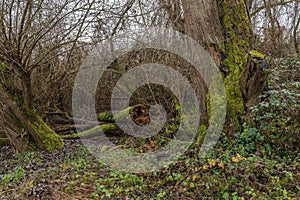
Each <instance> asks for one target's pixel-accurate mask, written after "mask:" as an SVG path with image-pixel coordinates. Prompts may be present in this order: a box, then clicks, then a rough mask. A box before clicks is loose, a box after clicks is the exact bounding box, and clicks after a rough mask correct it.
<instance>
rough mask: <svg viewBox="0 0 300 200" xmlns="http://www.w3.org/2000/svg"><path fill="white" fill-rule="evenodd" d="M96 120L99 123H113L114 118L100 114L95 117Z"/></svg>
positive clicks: (106, 114)
mask: <svg viewBox="0 0 300 200" xmlns="http://www.w3.org/2000/svg"><path fill="white" fill-rule="evenodd" d="M97 119H98V120H99V121H101V122H111V123H113V122H115V119H114V116H113V115H112V114H109V113H100V114H98V115H97Z"/></svg>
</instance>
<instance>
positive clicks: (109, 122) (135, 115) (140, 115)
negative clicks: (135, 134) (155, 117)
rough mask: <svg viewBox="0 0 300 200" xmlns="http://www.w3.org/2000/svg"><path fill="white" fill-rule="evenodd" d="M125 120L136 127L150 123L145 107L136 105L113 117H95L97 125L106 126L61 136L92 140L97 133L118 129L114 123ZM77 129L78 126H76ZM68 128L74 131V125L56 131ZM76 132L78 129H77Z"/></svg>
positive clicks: (108, 114)
mask: <svg viewBox="0 0 300 200" xmlns="http://www.w3.org/2000/svg"><path fill="white" fill-rule="evenodd" d="M125 118H132V120H133V121H134V122H135V123H137V124H138V125H141V126H142V125H145V124H147V123H149V122H150V116H149V111H148V109H147V108H146V106H144V105H141V104H138V105H135V106H130V107H128V108H126V109H124V110H121V111H120V112H118V113H117V114H116V115H115V116H113V115H112V114H111V113H105V112H104V113H100V114H98V115H97V119H98V120H99V121H100V122H98V124H99V123H106V124H101V125H99V126H95V127H93V128H91V129H89V130H86V131H83V132H79V133H74V134H71V135H64V136H61V137H62V138H63V139H78V138H92V137H95V136H97V134H99V132H100V131H101V132H107V131H110V130H116V129H118V126H117V125H116V124H115V123H114V122H115V121H116V120H122V119H125ZM76 127H77V128H78V126H76ZM68 128H69V130H70V128H74V130H75V125H73V126H65V127H60V128H59V129H58V131H68ZM77 130H78V129H77Z"/></svg>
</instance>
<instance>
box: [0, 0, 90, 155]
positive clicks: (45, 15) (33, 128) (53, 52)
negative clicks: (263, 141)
mask: <svg viewBox="0 0 300 200" xmlns="http://www.w3.org/2000/svg"><path fill="white" fill-rule="evenodd" d="M94 2H95V1H75V0H63V1H49V0H2V1H1V2H0V29H1V32H0V62H1V83H0V84H1V85H0V92H1V97H0V101H1V102H2V112H1V113H2V118H1V121H2V123H1V126H4V127H5V128H4V130H6V133H7V135H8V136H9V138H10V139H11V143H12V144H13V145H14V147H15V148H16V149H18V150H20V151H22V150H24V149H25V150H26V149H30V148H31V147H32V146H34V145H36V146H37V147H38V148H41V149H55V148H60V147H62V145H63V143H62V141H61V140H60V139H59V137H58V136H57V135H56V134H55V133H54V132H53V131H51V130H50V129H49V128H48V127H47V126H46V124H45V123H43V122H42V120H41V119H40V118H39V116H38V115H37V111H36V105H35V100H36V99H37V97H38V96H39V93H38V92H35V93H34V92H33V83H34V77H33V76H34V73H35V72H37V71H38V70H39V69H41V67H43V68H44V69H43V70H49V71H50V72H51V73H56V72H55V70H54V69H55V68H56V69H57V67H68V65H66V64H67V63H70V61H71V59H72V58H71V56H72V55H73V52H74V50H75V49H76V45H77V43H78V40H79V39H80V38H81V37H82V36H83V33H84V32H85V30H86V28H87V26H88V20H89V17H90V10H91V8H92V6H93V4H94ZM45 66H46V67H45ZM59 71H60V72H61V71H63V70H62V69H60V70H59ZM51 73H49V74H50V75H49V77H48V78H47V79H46V80H44V81H49V80H52V83H51V84H54V83H55V82H57V81H59V80H61V78H57V77H61V76H62V75H63V74H59V76H57V74H56V75H53V74H52V75H51ZM51 77H52V78H51ZM53 77H56V80H55V81H53V79H54V78H53ZM54 88H55V87H54ZM51 94H53V91H49V95H50V97H51ZM9 124H10V125H11V126H13V127H11V128H8V127H9V126H8V125H9ZM16 138H19V139H20V138H21V139H20V141H21V142H22V145H20V143H17V142H16Z"/></svg>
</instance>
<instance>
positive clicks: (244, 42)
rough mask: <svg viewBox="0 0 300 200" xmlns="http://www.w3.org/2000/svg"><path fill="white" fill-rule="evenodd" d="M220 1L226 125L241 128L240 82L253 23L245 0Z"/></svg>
mask: <svg viewBox="0 0 300 200" xmlns="http://www.w3.org/2000/svg"><path fill="white" fill-rule="evenodd" d="M219 5H220V13H221V14H220V16H221V17H220V19H221V23H222V27H223V33H224V43H223V44H222V46H221V49H220V50H221V51H222V53H223V54H224V59H223V62H222V65H223V66H222V67H221V68H224V69H226V72H225V76H224V83H225V90H226V96H227V102H228V110H227V119H228V123H227V125H228V126H230V129H231V130H233V131H237V130H239V129H240V122H241V117H242V116H243V115H244V114H245V102H244V100H243V95H242V92H241V87H240V84H241V79H242V76H243V71H244V69H245V67H246V65H247V60H248V53H249V50H250V44H249V41H250V24H249V20H248V18H247V14H246V13H247V12H246V7H245V4H244V1H243V0H229V1H222V2H220V4H219Z"/></svg>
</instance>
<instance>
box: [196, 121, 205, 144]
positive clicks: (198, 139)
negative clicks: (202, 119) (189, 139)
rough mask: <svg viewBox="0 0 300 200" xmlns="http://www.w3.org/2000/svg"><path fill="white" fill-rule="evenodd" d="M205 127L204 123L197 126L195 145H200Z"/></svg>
mask: <svg viewBox="0 0 300 200" xmlns="http://www.w3.org/2000/svg"><path fill="white" fill-rule="evenodd" d="M206 130H207V127H206V126H205V125H204V124H201V125H200V126H199V128H198V136H197V139H196V145H200V144H201V142H202V139H203V135H204V134H205V132H206Z"/></svg>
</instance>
